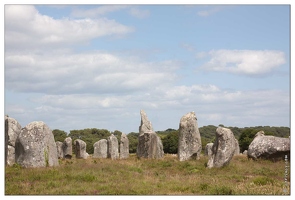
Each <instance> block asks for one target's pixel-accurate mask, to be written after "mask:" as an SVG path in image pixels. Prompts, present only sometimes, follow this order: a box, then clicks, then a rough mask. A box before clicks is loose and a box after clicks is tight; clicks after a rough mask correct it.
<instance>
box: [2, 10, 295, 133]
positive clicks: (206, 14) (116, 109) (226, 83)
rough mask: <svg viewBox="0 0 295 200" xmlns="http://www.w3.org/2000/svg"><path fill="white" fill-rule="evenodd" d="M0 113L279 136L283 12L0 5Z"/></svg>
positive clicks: (71, 123)
mask: <svg viewBox="0 0 295 200" xmlns="http://www.w3.org/2000/svg"><path fill="white" fill-rule="evenodd" d="M4 19H5V32H4V36H5V57H4V64H5V69H4V76H5V86H4V89H5V102H4V103H5V104H4V112H5V114H8V115H9V116H10V117H13V118H15V119H16V120H18V121H19V122H20V124H21V125H22V126H25V125H26V124H28V123H30V122H31V121H44V122H45V123H46V124H48V125H49V127H50V128H51V129H61V130H65V131H67V132H69V131H70V130H73V129H84V128H105V129H108V130H110V131H114V130H120V131H122V132H125V133H129V132H132V131H134V132H137V131H138V126H139V124H140V114H139V112H140V109H143V110H145V111H146V113H147V115H148V117H149V119H150V121H151V122H152V124H153V126H154V129H155V130H165V129H167V128H175V129H177V128H178V126H179V120H180V118H181V117H182V116H183V115H184V114H186V113H188V112H190V111H195V113H196V115H197V118H198V124H199V127H201V126H205V125H215V126H218V125H219V124H224V125H225V126H238V127H245V126H248V127H249V126H260V125H262V126H264V125H269V126H288V127H290V6H288V5H87V6H85V5H38V6H34V5H22V6H18V5H6V6H5V15H4Z"/></svg>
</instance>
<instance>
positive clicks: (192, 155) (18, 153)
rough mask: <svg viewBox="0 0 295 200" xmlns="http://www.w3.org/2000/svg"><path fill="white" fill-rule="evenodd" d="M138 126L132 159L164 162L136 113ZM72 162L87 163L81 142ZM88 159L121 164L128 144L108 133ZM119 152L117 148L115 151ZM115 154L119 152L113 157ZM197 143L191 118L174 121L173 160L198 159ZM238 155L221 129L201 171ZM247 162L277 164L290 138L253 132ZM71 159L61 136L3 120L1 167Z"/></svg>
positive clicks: (158, 142) (228, 132) (146, 123)
mask: <svg viewBox="0 0 295 200" xmlns="http://www.w3.org/2000/svg"><path fill="white" fill-rule="evenodd" d="M140 115H141V123H140V126H139V136H138V146H137V151H136V155H137V157H138V158H150V159H161V158H163V157H164V151H163V144H162V141H161V138H160V137H159V136H158V135H157V134H156V132H155V131H154V130H153V127H152V123H151V122H150V121H149V120H148V118H147V115H146V113H145V112H144V111H143V110H141V111H140ZM74 145H75V150H76V151H75V155H76V158H81V159H87V158H88V156H89V155H88V153H87V152H86V143H85V142H84V141H82V140H80V139H77V140H75V141H74ZM93 146H94V153H93V156H92V157H93V158H111V159H113V160H115V159H126V158H128V157H129V141H128V137H127V136H126V134H124V133H123V134H122V135H121V140H120V147H119V144H118V140H117V138H116V137H115V136H114V135H113V134H112V135H111V136H109V137H108V139H107V140H106V139H101V140H99V141H97V142H96V143H95V144H94V145H93ZM119 148H120V149H119ZM119 150H120V153H119ZM201 150H202V143H201V136H200V132H199V128H198V123H197V117H196V115H195V113H194V112H189V113H187V114H186V115H184V116H183V117H182V118H181V119H180V123H179V141H178V153H177V155H178V160H179V161H185V160H189V159H194V160H198V159H199V158H200V155H201ZM237 154H240V149H239V143H238V141H237V139H235V137H234V134H233V132H232V131H231V130H230V129H228V128H224V127H218V128H217V129H216V138H215V142H214V143H209V144H207V145H206V148H205V155H207V156H208V157H209V158H208V163H207V167H208V168H212V167H222V166H225V165H227V164H229V163H230V161H231V159H232V158H233V156H234V155H237ZM243 154H247V156H248V158H253V159H255V160H256V159H258V158H264V159H271V160H278V159H281V158H284V157H285V156H286V155H287V156H288V157H289V156H290V138H280V137H275V136H266V135H264V132H263V131H259V132H258V133H257V134H256V136H255V138H254V140H253V141H252V142H251V144H250V145H249V148H248V151H246V152H244V153H243ZM61 158H63V159H71V158H72V139H71V138H70V137H67V138H66V139H65V140H64V142H60V141H57V142H55V141H54V136H53V133H52V131H51V130H50V129H49V127H48V126H47V125H46V124H45V123H44V122H37V121H35V122H31V123H29V124H28V125H26V126H25V127H24V128H21V125H20V124H19V123H18V122H17V121H16V120H15V119H13V118H11V117H8V116H5V163H6V165H10V166H11V165H13V164H14V163H18V164H20V165H21V166H22V167H24V168H29V167H46V166H58V165H59V163H58V159H61Z"/></svg>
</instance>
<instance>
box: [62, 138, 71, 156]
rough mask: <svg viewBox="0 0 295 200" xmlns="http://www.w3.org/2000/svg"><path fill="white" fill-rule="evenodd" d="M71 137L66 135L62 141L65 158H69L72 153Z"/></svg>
mask: <svg viewBox="0 0 295 200" xmlns="http://www.w3.org/2000/svg"><path fill="white" fill-rule="evenodd" d="M72 146H73V145H72V138H71V137H67V138H66V139H65V140H64V142H63V146H62V149H63V153H64V158H65V159H71V158H72V155H73V147H72Z"/></svg>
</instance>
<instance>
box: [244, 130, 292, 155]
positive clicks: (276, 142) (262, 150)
mask: <svg viewBox="0 0 295 200" xmlns="http://www.w3.org/2000/svg"><path fill="white" fill-rule="evenodd" d="M247 155H248V157H249V158H253V159H255V160H256V159H258V158H263V159H269V160H272V161H277V160H282V159H285V156H287V157H288V158H290V138H282V137H275V136H270V135H264V132H263V131H259V132H258V133H257V134H256V135H255V138H254V140H253V141H252V142H251V144H250V145H249V147H248V153H247Z"/></svg>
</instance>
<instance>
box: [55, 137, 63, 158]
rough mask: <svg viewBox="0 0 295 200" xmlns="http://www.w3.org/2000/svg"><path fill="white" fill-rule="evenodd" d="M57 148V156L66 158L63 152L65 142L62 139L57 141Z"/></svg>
mask: <svg viewBox="0 0 295 200" xmlns="http://www.w3.org/2000/svg"><path fill="white" fill-rule="evenodd" d="M55 144H56V150H57V158H58V159H62V158H64V152H63V149H62V148H63V143H62V142H60V141H56V142H55Z"/></svg>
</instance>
